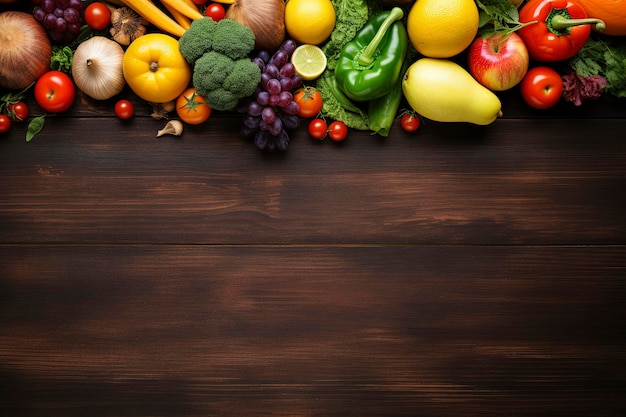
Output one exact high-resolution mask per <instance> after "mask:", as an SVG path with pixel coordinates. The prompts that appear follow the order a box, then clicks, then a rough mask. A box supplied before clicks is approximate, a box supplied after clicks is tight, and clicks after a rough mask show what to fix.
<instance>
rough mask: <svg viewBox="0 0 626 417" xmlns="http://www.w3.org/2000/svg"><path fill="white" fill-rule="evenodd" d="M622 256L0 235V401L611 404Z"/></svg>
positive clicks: (121, 410)
mask: <svg viewBox="0 0 626 417" xmlns="http://www.w3.org/2000/svg"><path fill="white" fill-rule="evenodd" d="M625 255H626V253H625V250H624V248H623V247H619V248H616V247H608V248H606V247H602V248H590V247H577V248H571V247H568V248H564V247H528V246H506V247H502V246H497V247H489V246H470V247H468V246H452V245H446V246H439V247H431V246H426V247H422V246H404V245H402V246H394V247H388V246H367V247H363V246H351V247H345V246H342V247H326V246H324V247H309V246H288V247H275V246H269V247H262V246H253V247H249V246H235V247H228V246H226V247H225V246H217V247H215V246H205V245H200V246H198V245H194V246H186V245H178V246H155V245H150V246H143V245H139V246H124V245H121V246H83V245H67V246H54V245H53V246H38V245H26V246H19V247H11V248H4V249H3V251H2V252H1V255H0V266H2V268H3V269H4V271H5V274H8V276H7V275H5V278H4V279H3V280H2V284H1V285H2V291H1V292H0V294H1V295H0V305H1V307H0V316H1V317H2V322H3V328H2V332H1V333H0V342H1V343H0V358H1V359H2V365H3V366H2V369H1V371H0V378H2V379H3V380H4V386H5V393H4V395H5V397H4V401H3V404H4V413H3V415H7V416H8V415H33V416H36V415H42V416H44V415H45V416H57V415H58V416H82V415H86V414H88V415H95V416H108V415H129V416H130V415H160V416H163V415H167V416H169V415H172V416H174V415H177V416H183V415H184V416H206V415H219V416H223V415H233V416H234V415H237V416H243V415H259V416H260V415H279V416H293V415H324V416H345V415H351V416H352V415H353V416H357V415H372V416H382V415H393V416H415V415H445V416H467V415H493V416H497V415H507V416H554V415H579V416H583V415H587V416H590V415H593V416H619V415H622V413H623V411H624V408H623V405H624V403H623V385H619V383H620V382H623V380H624V377H625V376H626V375H625V373H624V370H625V368H624V365H625V364H624V355H623V353H624V344H623V331H624V330H626V329H625V328H624V327H625V326H624V322H623V321H618V320H617V317H622V318H623V317H624V313H625V308H624V302H623V300H624V295H625V291H624V289H625V288H624V283H623V277H624V271H625V268H626V256H625Z"/></svg>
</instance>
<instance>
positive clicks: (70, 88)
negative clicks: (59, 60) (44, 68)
mask: <svg viewBox="0 0 626 417" xmlns="http://www.w3.org/2000/svg"><path fill="white" fill-rule="evenodd" d="M34 94H35V100H36V101H37V104H39V107H41V108H42V109H44V110H45V111H47V112H50V113H61V112H64V111H65V110H67V109H69V108H70V107H71V106H72V103H74V96H75V94H76V88H75V87H74V82H73V81H72V79H71V78H70V77H69V76H68V75H67V74H66V73H64V72H61V71H56V70H52V71H48V72H46V73H44V74H43V75H42V76H41V77H39V79H38V80H37V82H36V83H35V90H34Z"/></svg>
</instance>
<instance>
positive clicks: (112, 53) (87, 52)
mask: <svg viewBox="0 0 626 417" xmlns="http://www.w3.org/2000/svg"><path fill="white" fill-rule="evenodd" d="M123 59H124V50H123V49H122V47H121V46H120V44H118V43H117V42H115V41H112V40H111V39H108V38H106V37H104V36H94V37H92V38H90V39H88V40H86V41H85V42H82V43H81V44H79V45H78V47H77V48H76V51H75V52H74V59H73V61H72V77H73V78H74V82H75V83H76V87H78V89H79V90H80V91H82V92H83V93H85V94H86V95H88V96H89V97H91V98H94V99H96V100H106V99H109V98H111V97H113V96H115V95H117V94H119V93H120V92H121V91H122V90H123V89H124V86H125V85H126V80H125V79H124V72H123V70H122V62H123Z"/></svg>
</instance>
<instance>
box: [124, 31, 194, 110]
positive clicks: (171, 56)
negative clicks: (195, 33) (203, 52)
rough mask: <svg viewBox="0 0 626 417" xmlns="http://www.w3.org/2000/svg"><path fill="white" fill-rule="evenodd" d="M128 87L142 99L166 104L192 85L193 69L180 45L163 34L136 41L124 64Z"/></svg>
mask: <svg viewBox="0 0 626 417" xmlns="http://www.w3.org/2000/svg"><path fill="white" fill-rule="evenodd" d="M122 68H123V70H124V78H125V79H126V83H127V84H128V86H129V87H130V88H131V89H132V90H133V92H134V93H135V94H137V95H138V96H139V97H141V98H142V99H144V100H146V101H149V102H152V103H166V102H168V101H170V100H174V99H175V98H177V97H178V96H179V95H180V94H181V93H182V92H183V91H184V90H185V89H186V88H187V87H188V85H189V82H190V81H191V72H192V70H191V67H190V66H189V64H188V63H187V61H186V60H185V58H184V57H183V56H182V54H181V53H180V51H179V50H178V41H177V40H176V39H174V38H173V37H171V36H169V35H165V34H163V33H149V34H147V35H143V36H141V37H139V38H137V39H135V40H134V41H133V42H132V43H131V44H130V45H129V46H128V48H127V49H126V52H125V53H124V60H123V63H122Z"/></svg>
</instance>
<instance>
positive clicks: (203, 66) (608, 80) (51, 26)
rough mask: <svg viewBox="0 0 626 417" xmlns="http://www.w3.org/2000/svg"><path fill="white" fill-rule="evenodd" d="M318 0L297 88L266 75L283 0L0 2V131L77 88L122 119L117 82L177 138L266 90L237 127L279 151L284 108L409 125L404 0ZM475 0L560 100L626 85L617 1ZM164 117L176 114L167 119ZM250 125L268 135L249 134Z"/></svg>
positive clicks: (483, 24) (486, 28)
mask: <svg viewBox="0 0 626 417" xmlns="http://www.w3.org/2000/svg"><path fill="white" fill-rule="evenodd" d="M329 1H330V2H331V3H332V6H333V7H334V9H335V14H336V19H335V27H334V30H333V31H332V33H331V35H330V37H328V39H326V40H325V41H324V42H323V43H320V44H319V45H318V46H319V47H320V48H321V50H322V51H323V53H324V55H325V57H326V68H325V70H324V71H323V73H322V74H321V75H320V76H319V78H317V79H314V80H311V81H309V82H308V83H307V84H306V85H304V86H300V85H298V87H301V89H300V93H301V94H300V95H299V96H298V98H296V92H295V88H296V87H295V85H296V84H299V83H294V82H291V81H286V80H287V79H289V80H291V79H292V72H293V69H292V68H289V69H285V70H284V72H287V73H288V75H287V76H284V74H283V76H278V75H276V77H274V78H275V79H276V81H277V82H283V83H288V84H289V85H281V86H280V88H278V87H277V88H274V86H273V85H272V86H270V88H267V83H268V77H269V78H272V76H271V74H272V70H271V69H270V70H269V71H268V70H267V68H266V67H267V66H268V65H269V64H270V61H269V58H270V57H272V54H274V53H277V52H278V51H280V50H281V48H283V46H284V45H286V44H285V42H286V41H290V42H294V41H293V39H290V37H289V33H288V32H287V30H286V25H285V0H265V1H259V0H217V1H216V2H207V0H204V1H203V0H108V1H104V0H102V1H99V0H31V2H30V3H29V4H28V5H25V4H24V3H25V2H24V3H21V4H19V3H14V4H16V5H18V4H19V7H17V6H16V7H15V9H19V10H7V11H4V12H1V13H0V42H1V43H2V45H3V47H2V49H0V88H2V90H3V92H2V93H0V133H2V131H6V130H8V129H9V128H10V125H11V122H18V123H19V122H22V121H25V120H27V119H28V118H30V123H29V126H28V131H27V135H26V137H27V140H30V139H32V138H33V137H34V136H35V135H36V134H37V133H38V132H39V131H41V129H42V128H43V125H44V118H45V117H46V116H47V115H48V114H51V113H58V112H62V111H65V110H67V109H68V108H70V107H71V106H72V104H73V101H74V98H75V96H76V94H75V92H76V91H75V90H79V91H80V92H81V93H82V94H84V95H85V96H87V97H89V98H90V99H93V100H113V105H112V110H113V111H114V112H115V113H116V114H117V115H118V116H119V117H120V118H122V119H126V118H130V117H132V116H133V114H134V109H133V104H132V103H130V102H129V101H128V100H125V99H122V98H121V97H120V94H121V93H122V91H123V90H124V88H125V87H127V86H128V87H129V88H130V89H132V91H133V92H135V93H136V95H137V96H138V97H140V98H141V99H143V100H144V101H145V102H146V103H147V104H148V105H150V106H152V107H153V110H154V111H153V117H154V118H155V119H157V120H161V119H164V118H165V119H168V121H169V122H170V123H168V125H167V126H166V127H165V126H164V127H162V128H161V129H159V135H162V134H173V135H177V136H178V135H180V134H182V127H183V126H184V124H185V123H188V124H200V123H204V122H205V121H206V120H208V118H209V117H210V115H211V111H212V110H216V111H234V110H239V111H241V109H242V106H244V105H245V106H249V103H250V102H251V101H254V102H256V103H257V104H258V103H264V102H265V98H266V97H265V95H268V96H271V95H272V93H271V92H272V91H274V90H276V93H275V94H274V95H276V97H278V95H279V93H282V96H281V97H282V99H281V100H282V102H284V103H283V104H284V105H281V106H279V105H277V103H278V102H271V101H269V100H270V99H269V98H268V102H269V104H261V106H257V107H259V109H261V108H265V107H268V108H272V109H273V110H275V113H276V112H278V113H277V114H278V115H279V116H280V117H273V118H271V123H269V122H267V121H268V120H270V117H269V116H267V117H265V115H264V116H263V117H261V114H260V110H259V111H257V110H255V109H256V108H255V109H252V110H251V111H252V112H251V113H250V110H246V111H248V113H249V114H248V117H247V118H245V119H244V121H242V125H244V126H243V127H244V129H242V131H245V132H246V135H245V136H254V137H255V138H256V139H255V140H254V141H255V144H256V145H257V147H259V148H267V149H274V148H275V149H281V150H285V149H286V148H287V143H288V139H285V137H286V132H285V131H284V129H285V128H296V127H298V126H299V123H298V121H297V120H295V119H294V118H295V117H299V118H300V119H312V120H311V122H310V123H309V132H312V133H311V136H313V137H315V138H319V139H321V138H324V137H326V136H327V135H329V136H330V137H331V138H332V139H335V140H343V139H344V138H345V136H346V135H347V132H348V128H351V129H358V130H367V131H371V132H372V133H374V134H377V135H379V136H382V137H386V136H388V135H389V132H390V130H391V128H392V126H393V124H394V122H395V121H396V120H397V119H399V118H402V122H401V126H402V127H403V128H405V130H407V131H412V130H416V129H417V128H418V127H419V115H417V114H415V112H414V111H412V110H410V109H409V110H407V109H401V107H402V105H403V103H404V102H405V100H404V99H405V97H404V95H403V91H402V79H403V75H404V74H405V72H406V71H407V68H408V67H409V66H410V65H411V63H412V62H414V61H415V60H416V59H417V58H419V57H420V54H419V53H418V52H417V51H416V50H415V49H414V48H413V47H412V45H411V42H410V41H409V39H408V37H407V13H408V11H409V10H410V9H411V7H412V5H413V3H414V1H415V0H329ZM475 2H476V5H477V7H478V9H479V11H480V26H479V35H480V36H482V37H484V38H487V37H489V36H492V35H495V34H504V36H505V37H508V36H511V34H513V33H516V34H517V35H519V36H520V37H521V38H522V40H523V42H524V43H525V45H526V46H527V47H528V52H529V55H530V58H531V61H532V62H533V63H535V64H536V63H539V64H541V65H542V66H543V67H547V68H548V69H550V70H551V71H552V73H553V74H556V77H557V81H556V82H558V83H561V84H562V91H563V92H562V96H561V95H560V96H559V97H558V99H559V100H560V99H563V100H565V101H567V102H570V103H572V104H573V105H575V106H581V105H583V103H584V102H585V101H587V100H595V99H598V98H599V97H601V96H608V97H610V98H612V99H623V98H625V97H626V0H616V2H608V1H607V0H522V2H520V1H515V0H475ZM3 7H4V9H7V7H9V6H6V5H5V6H3ZM207 16H209V17H207ZM572 19H576V21H574V22H573V21H572ZM555 34H556V36H554V35H555ZM292 49H293V48H290V50H292ZM288 56H291V54H289V55H288ZM262 57H267V59H262ZM283 65H284V63H283V64H281V68H280V69H281V70H282V66H283ZM287 67H288V66H287ZM320 70H321V69H320ZM530 72H531V71H529V73H530ZM268 74H269V75H268ZM293 77H296V76H293ZM296 78H297V77H296ZM294 79H295V78H294ZM5 90H6V91H5ZM268 91H269V92H268ZM52 92H54V94H52ZM259 93H262V94H261V95H260V96H259ZM29 94H32V95H34V97H35V100H36V101H37V104H38V105H39V107H40V108H41V109H42V110H43V111H44V113H43V114H41V115H37V116H35V117H31V115H30V112H29V111H28V108H27V106H26V105H25V98H26V97H27V96H28V95H29ZM314 96H315V97H316V101H315V103H316V106H317V105H318V104H320V105H321V109H319V107H316V112H315V114H310V113H307V112H306V111H305V110H306V109H307V108H310V107H311V106H310V104H308V103H307V100H308V99H309V98H310V97H314ZM259 97H260V100H259ZM272 99H274V98H272ZM276 100H277V98H276ZM177 103H178V104H177ZM296 105H297V106H299V107H301V108H302V109H303V111H300V110H299V108H296V107H295V106H296ZM257 112H258V113H259V114H258V115H256V114H253V113H257ZM265 112H266V113H267V114H269V110H265ZM283 113H285V114H283ZM172 115H175V116H178V118H179V119H180V120H181V121H182V122H185V123H182V124H181V123H180V122H177V123H171V122H173V121H172V120H169V119H170V118H171V117H172ZM200 115H201V116H200ZM276 118H278V119H280V120H279V122H280V123H281V125H278V122H276V121H275V120H276ZM251 120H253V122H252V121H251ZM259 120H262V121H263V122H259ZM327 120H329V123H327ZM285 122H287V123H286V125H285V126H282V124H283V123H285ZM333 123H335V124H333ZM266 124H267V125H268V126H270V125H271V127H267V128H266V127H264V126H265V125H266ZM252 125H254V126H252ZM329 126H333V128H332V129H331V128H329ZM251 129H252V130H259V129H261V130H264V131H265V132H267V131H271V132H274V131H275V132H276V134H273V133H272V134H269V133H263V134H257V133H255V134H254V135H251V133H250V132H251ZM270 129H271V130H270ZM337 132H338V133H337ZM279 137H280V138H281V139H280V140H278V139H276V138H279ZM259 138H263V139H262V140H261V139H259ZM268 138H270V139H271V140H270V139H268ZM272 138H273V139H272ZM273 141H274V142H273ZM261 144H262V145H261Z"/></svg>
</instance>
